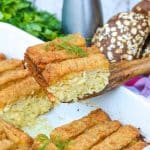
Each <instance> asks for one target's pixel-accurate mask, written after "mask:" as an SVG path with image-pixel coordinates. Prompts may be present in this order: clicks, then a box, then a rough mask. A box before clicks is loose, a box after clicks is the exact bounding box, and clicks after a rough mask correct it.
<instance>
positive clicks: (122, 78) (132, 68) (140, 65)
mask: <svg viewBox="0 0 150 150" xmlns="http://www.w3.org/2000/svg"><path fill="white" fill-rule="evenodd" d="M110 73H111V75H110V78H109V84H108V86H107V87H106V88H105V89H104V92H107V91H110V90H112V89H114V88H116V87H118V86H120V85H122V84H123V83H125V82H126V81H128V80H129V79H131V78H133V77H136V76H139V75H142V74H150V57H147V58H142V59H136V60H133V61H122V62H118V63H115V64H111V65H110Z"/></svg>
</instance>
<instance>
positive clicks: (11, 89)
mask: <svg viewBox="0 0 150 150" xmlns="http://www.w3.org/2000/svg"><path fill="white" fill-rule="evenodd" d="M51 108H52V103H51V102H50V101H49V100H48V98H47V96H46V95H45V93H44V92H43V90H42V89H41V88H40V86H39V84H38V83H37V82H36V81H35V80H34V78H33V77H32V76H31V75H30V73H29V71H28V69H24V66H23V62H22V61H21V60H17V59H7V60H3V61H0V118H3V119H4V120H6V121H8V122H11V123H13V124H15V125H17V126H19V127H23V126H26V125H31V124H34V121H35V120H36V118H37V117H38V116H39V115H41V114H43V113H45V112H48V111H49V109H51Z"/></svg>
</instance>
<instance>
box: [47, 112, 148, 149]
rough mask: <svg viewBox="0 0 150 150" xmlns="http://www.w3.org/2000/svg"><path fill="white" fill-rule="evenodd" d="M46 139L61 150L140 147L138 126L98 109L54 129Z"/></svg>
mask: <svg viewBox="0 0 150 150" xmlns="http://www.w3.org/2000/svg"><path fill="white" fill-rule="evenodd" d="M50 137H51V138H50V139H51V141H52V142H53V143H55V145H56V147H57V148H58V149H61V150H142V148H144V147H146V146H147V143H146V142H144V141H142V139H141V137H142V135H140V133H139V130H138V129H137V128H135V127H133V126H131V125H124V126H122V125H121V124H120V122H119V121H111V120H110V119H109V117H108V116H107V114H106V113H105V112H103V111H102V110H99V109H97V110H95V111H92V112H91V113H90V114H89V115H88V116H85V117H83V118H81V119H78V120H75V121H73V122H71V123H69V124H66V125H62V126H60V127H58V128H56V129H54V130H53V131H52V132H51V134H50Z"/></svg>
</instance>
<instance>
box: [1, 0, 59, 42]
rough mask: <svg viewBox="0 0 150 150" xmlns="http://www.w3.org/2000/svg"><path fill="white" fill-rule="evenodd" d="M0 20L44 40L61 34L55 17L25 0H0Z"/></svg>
mask: <svg viewBox="0 0 150 150" xmlns="http://www.w3.org/2000/svg"><path fill="white" fill-rule="evenodd" d="M0 21H3V22H7V23H10V24H13V25H15V26H17V27H19V28H21V29H23V30H25V31H27V32H28V33H30V34H32V35H34V36H37V37H38V38H40V39H42V40H45V41H48V40H53V39H55V38H56V37H58V36H62V33H61V23H60V22H59V21H58V20H57V18H56V17H55V16H54V15H52V14H50V13H48V12H46V11H39V10H37V9H36V8H35V7H34V6H33V5H32V3H31V2H29V1H27V0H0Z"/></svg>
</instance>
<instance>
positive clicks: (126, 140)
mask: <svg viewBox="0 0 150 150" xmlns="http://www.w3.org/2000/svg"><path fill="white" fill-rule="evenodd" d="M138 137H139V132H138V129H136V128H134V127H132V126H130V125H125V126H123V127H121V128H120V129H119V130H118V131H117V132H115V133H113V134H112V135H110V136H109V137H107V138H106V139H105V140H104V141H102V142H100V143H99V144H97V145H96V146H94V147H93V148H92V149H91V150H120V149H122V148H124V147H125V146H126V145H128V144H130V142H132V140H134V139H136V138H138Z"/></svg>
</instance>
